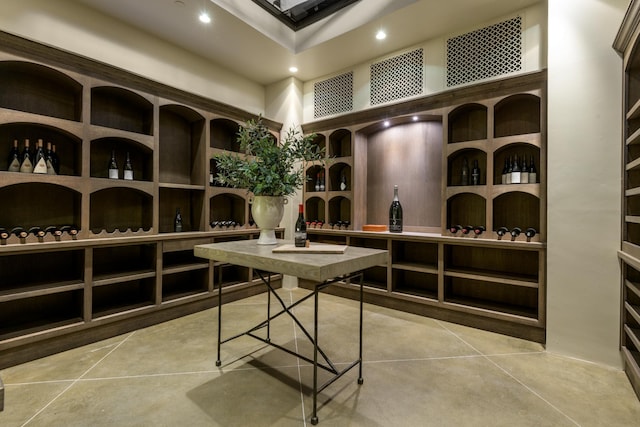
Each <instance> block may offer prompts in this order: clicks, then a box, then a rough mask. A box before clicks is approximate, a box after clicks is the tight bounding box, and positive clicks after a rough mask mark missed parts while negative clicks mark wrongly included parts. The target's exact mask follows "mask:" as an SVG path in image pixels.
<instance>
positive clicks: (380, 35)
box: [376, 30, 387, 40]
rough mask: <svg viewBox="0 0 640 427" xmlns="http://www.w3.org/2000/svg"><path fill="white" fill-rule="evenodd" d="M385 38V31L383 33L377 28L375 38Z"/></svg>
mask: <svg viewBox="0 0 640 427" xmlns="http://www.w3.org/2000/svg"><path fill="white" fill-rule="evenodd" d="M386 38H387V33H385V32H384V31H382V30H379V31H378V32H377V33H376V39H378V40H384V39H386Z"/></svg>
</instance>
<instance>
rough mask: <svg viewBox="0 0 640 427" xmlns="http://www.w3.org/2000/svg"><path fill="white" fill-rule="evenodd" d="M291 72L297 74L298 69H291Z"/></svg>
mask: <svg viewBox="0 0 640 427" xmlns="http://www.w3.org/2000/svg"><path fill="white" fill-rule="evenodd" d="M289 71H291V72H292V73H297V72H298V67H289Z"/></svg>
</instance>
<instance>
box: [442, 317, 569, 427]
mask: <svg viewBox="0 0 640 427" xmlns="http://www.w3.org/2000/svg"><path fill="white" fill-rule="evenodd" d="M436 322H437V323H439V324H440V323H441V322H439V321H437V320H436ZM441 326H442V327H443V328H444V329H446V330H447V331H449V332H450V333H451V334H453V335H454V336H456V337H457V338H458V339H459V340H460V341H462V342H464V343H465V344H466V345H468V346H469V347H471V348H472V349H474V350H475V351H477V352H478V353H480V354H481V355H482V357H483V358H484V359H486V360H487V361H488V362H489V363H491V364H492V365H494V366H495V367H496V368H498V369H499V370H501V371H502V372H504V373H505V374H506V375H507V376H509V377H510V378H512V379H513V380H514V381H515V382H517V383H518V384H520V385H521V386H522V387H524V388H525V389H526V390H528V391H529V392H530V393H532V394H533V395H534V396H536V397H537V398H538V399H540V400H542V401H543V402H545V403H546V404H547V405H549V406H550V407H552V408H553V409H554V410H555V411H557V412H558V413H559V414H561V415H562V416H563V417H565V418H567V419H568V420H569V421H571V422H572V423H573V424H575V425H576V426H578V427H580V423H578V422H577V421H576V420H574V419H573V418H571V417H570V416H569V415H567V414H565V413H564V412H563V411H562V410H560V408H558V407H557V406H555V405H554V404H553V403H551V402H549V400H547V399H545V398H544V397H543V396H542V395H541V394H540V393H538V392H537V391H535V390H533V389H532V388H531V387H529V386H528V385H526V384H525V383H524V382H522V381H521V380H520V379H518V378H516V377H515V376H514V375H513V374H512V373H511V372H509V371H507V370H506V369H505V368H503V367H502V366H500V365H499V364H498V363H496V362H495V361H493V360H492V359H491V358H489V357H488V356H487V355H485V354H484V353H482V352H481V351H480V350H478V349H477V348H475V347H474V346H473V345H471V344H470V343H468V342H467V341H465V340H464V339H463V338H462V337H461V336H459V335H458V334H456V333H455V332H453V331H451V330H450V329H449V328H447V327H446V326H444V325H441Z"/></svg>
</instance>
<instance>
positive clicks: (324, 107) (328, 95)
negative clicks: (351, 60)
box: [313, 71, 353, 118]
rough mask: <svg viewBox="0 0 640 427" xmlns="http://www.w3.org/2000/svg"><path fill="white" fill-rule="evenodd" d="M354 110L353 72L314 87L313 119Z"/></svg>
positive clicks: (318, 83) (316, 84)
mask: <svg viewBox="0 0 640 427" xmlns="http://www.w3.org/2000/svg"><path fill="white" fill-rule="evenodd" d="M351 110H353V71H349V72H348V73H344V74H340V75H339V76H335V77H331V78H330V79H327V80H323V81H321V82H317V83H315V84H314V85H313V117H314V118H318V117H324V116H329V115H332V114H338V113H344V112H346V111H351Z"/></svg>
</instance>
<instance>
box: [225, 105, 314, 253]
mask: <svg viewBox="0 0 640 427" xmlns="http://www.w3.org/2000/svg"><path fill="white" fill-rule="evenodd" d="M315 136H316V135H315V134H310V135H302V134H301V133H300V131H298V130H294V129H289V130H288V131H287V132H286V134H285V135H284V137H283V138H282V141H280V143H279V144H278V143H277V142H276V139H275V137H274V136H273V135H272V134H271V133H270V132H269V129H268V128H267V127H266V126H265V125H264V123H263V122H262V118H261V117H258V119H256V120H249V121H248V122H247V124H246V125H245V126H242V127H241V128H240V130H239V131H238V136H237V140H238V142H239V143H240V153H233V152H224V153H222V154H218V155H216V156H214V159H215V160H216V162H217V163H216V167H217V176H216V177H215V179H216V181H217V182H218V183H219V184H221V185H224V186H228V187H233V188H245V189H247V191H249V192H251V193H253V198H252V201H251V213H252V215H253V219H254V220H255V222H256V225H257V226H258V228H260V237H259V238H258V242H257V243H258V244H266V245H269V244H275V243H276V237H275V228H276V227H277V226H278V224H279V223H280V221H281V220H282V216H283V214H284V204H285V203H286V201H287V199H286V197H287V196H291V195H293V194H294V193H295V192H296V190H298V189H299V188H300V187H301V186H302V184H304V182H305V181H306V176H305V174H304V163H305V162H310V161H323V159H324V148H320V147H319V146H318V145H317V144H314V143H313V140H314V139H315Z"/></svg>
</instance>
